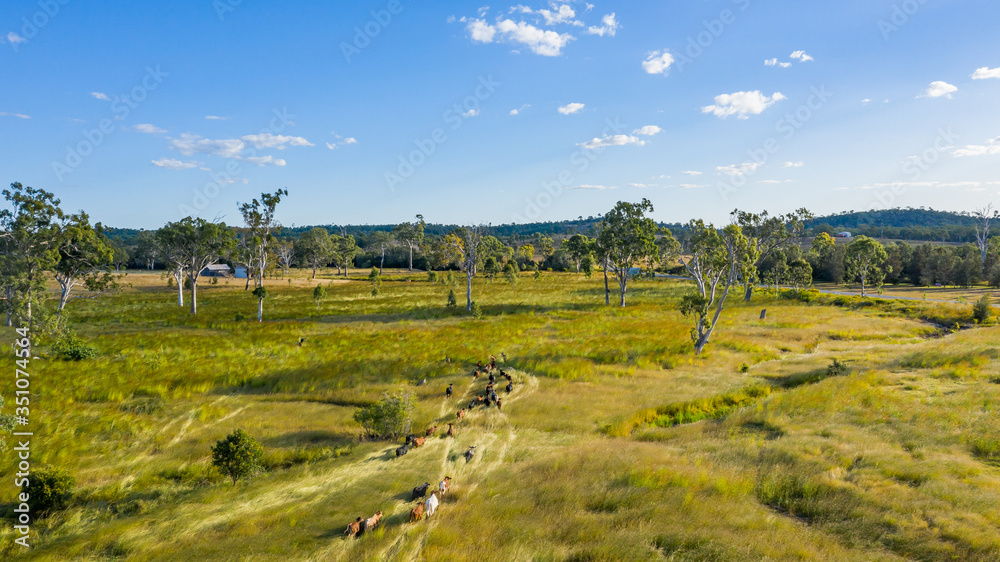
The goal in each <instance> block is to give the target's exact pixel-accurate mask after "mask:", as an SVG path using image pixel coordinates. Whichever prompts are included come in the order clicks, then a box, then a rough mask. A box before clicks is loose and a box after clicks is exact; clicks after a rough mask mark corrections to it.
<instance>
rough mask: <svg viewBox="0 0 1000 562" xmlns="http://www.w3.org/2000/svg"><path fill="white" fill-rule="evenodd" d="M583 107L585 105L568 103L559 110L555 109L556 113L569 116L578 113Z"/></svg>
mask: <svg viewBox="0 0 1000 562" xmlns="http://www.w3.org/2000/svg"><path fill="white" fill-rule="evenodd" d="M584 106H585V104H582V103H568V104H566V105H564V106H562V107H560V108H559V109H557V111H558V112H559V113H562V114H563V115H570V114H572V113H576V112H577V111H580V110H581V109H583V108H584Z"/></svg>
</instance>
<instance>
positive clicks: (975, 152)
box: [954, 137, 1000, 158]
mask: <svg viewBox="0 0 1000 562" xmlns="http://www.w3.org/2000/svg"><path fill="white" fill-rule="evenodd" d="M954 154H955V157H956V158H962V157H966V156H993V155H996V154H1000V137H997V138H995V139H988V140H987V141H986V144H978V145H977V144H967V145H965V146H964V147H962V148H958V149H955V152H954Z"/></svg>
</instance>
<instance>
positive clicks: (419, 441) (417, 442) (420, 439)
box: [413, 437, 424, 448]
mask: <svg viewBox="0 0 1000 562" xmlns="http://www.w3.org/2000/svg"><path fill="white" fill-rule="evenodd" d="M423 444H424V438H423V437H414V438H413V447H414V448H416V447H420V446H421V445H423Z"/></svg>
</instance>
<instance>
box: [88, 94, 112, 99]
mask: <svg viewBox="0 0 1000 562" xmlns="http://www.w3.org/2000/svg"><path fill="white" fill-rule="evenodd" d="M90 95H91V96H93V97H95V98H97V99H99V100H104V101H111V98H109V97H108V94H103V93H101V92H90Z"/></svg>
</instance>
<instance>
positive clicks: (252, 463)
mask: <svg viewBox="0 0 1000 562" xmlns="http://www.w3.org/2000/svg"><path fill="white" fill-rule="evenodd" d="M263 459H264V449H263V448H262V447H261V446H260V444H259V443H257V440H256V439H254V438H253V437H251V436H250V434H249V433H247V432H246V431H243V430H242V429H237V430H235V431H233V432H232V433H230V434H229V436H227V437H226V438H225V439H223V440H222V441H219V442H217V443H216V444H215V446H214V447H212V465H213V466H215V467H217V468H218V469H219V470H220V471H221V472H222V473H223V474H225V475H226V476H228V477H230V478H232V480H233V485H235V484H236V481H237V480H239V479H240V478H249V477H251V476H253V475H254V474H257V473H258V472H260V471H261V469H262V468H263V464H262V461H263Z"/></svg>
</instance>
